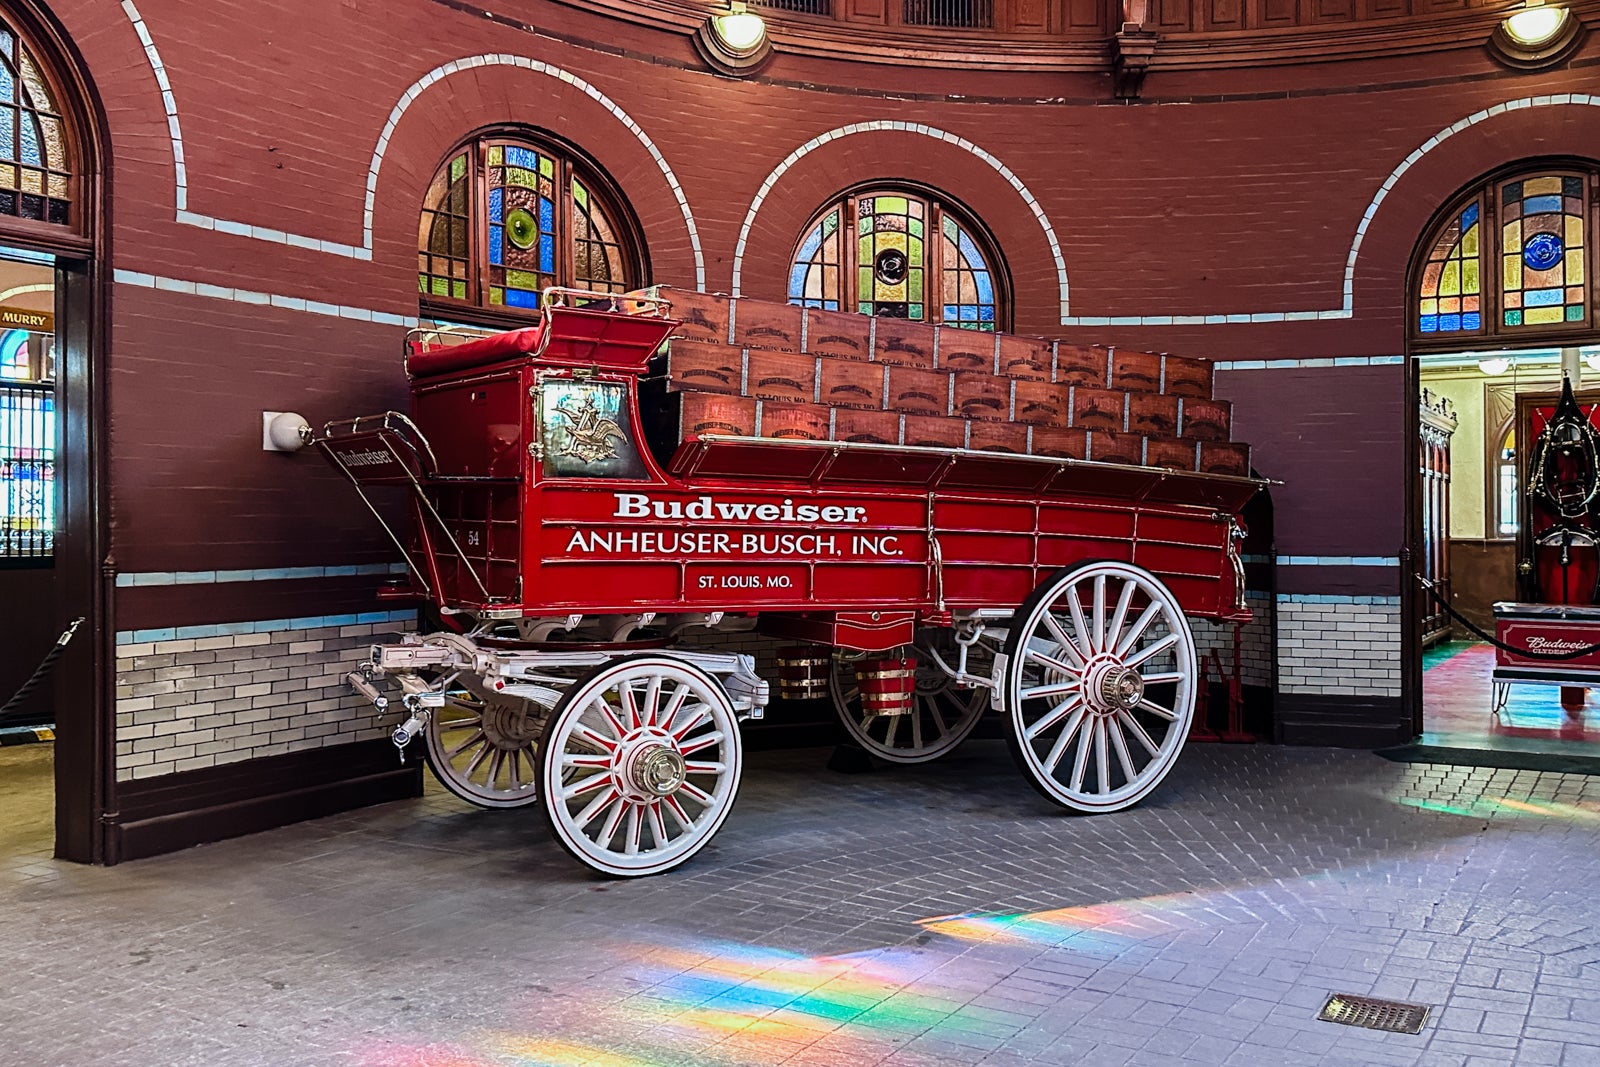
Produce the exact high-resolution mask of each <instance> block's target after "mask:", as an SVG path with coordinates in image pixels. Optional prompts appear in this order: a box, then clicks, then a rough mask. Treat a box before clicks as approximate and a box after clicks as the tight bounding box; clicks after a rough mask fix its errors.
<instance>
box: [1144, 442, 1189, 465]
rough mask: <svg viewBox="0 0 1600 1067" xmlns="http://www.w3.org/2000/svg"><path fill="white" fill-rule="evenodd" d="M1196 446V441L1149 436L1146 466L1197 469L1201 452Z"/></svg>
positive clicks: (1145, 446)
mask: <svg viewBox="0 0 1600 1067" xmlns="http://www.w3.org/2000/svg"><path fill="white" fill-rule="evenodd" d="M1195 446H1196V442H1194V441H1179V440H1178V439H1177V438H1175V437H1147V438H1145V442H1144V463H1145V466H1147V467H1171V468H1173V469H1174V470H1180V471H1192V470H1197V469H1198V462H1199V453H1198V450H1197V449H1196V447H1195Z"/></svg>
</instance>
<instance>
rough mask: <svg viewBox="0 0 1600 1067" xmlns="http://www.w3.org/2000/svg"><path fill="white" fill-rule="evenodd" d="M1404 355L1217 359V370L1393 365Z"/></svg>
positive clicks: (1398, 363)
mask: <svg viewBox="0 0 1600 1067" xmlns="http://www.w3.org/2000/svg"><path fill="white" fill-rule="evenodd" d="M1405 361H1406V357H1404V356H1321V357H1317V358H1314V359H1219V360H1217V361H1216V364H1215V366H1216V368H1217V370H1305V369H1308V368H1318V367H1395V366H1399V365H1400V364H1403V363H1404V362H1405Z"/></svg>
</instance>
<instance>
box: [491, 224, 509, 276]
mask: <svg viewBox="0 0 1600 1067" xmlns="http://www.w3.org/2000/svg"><path fill="white" fill-rule="evenodd" d="M505 240H506V231H505V230H504V229H503V228H502V227H499V226H490V227H489V262H490V263H493V264H494V265H495V266H497V267H500V266H504V265H505V260H504V258H503V257H504V255H505Z"/></svg>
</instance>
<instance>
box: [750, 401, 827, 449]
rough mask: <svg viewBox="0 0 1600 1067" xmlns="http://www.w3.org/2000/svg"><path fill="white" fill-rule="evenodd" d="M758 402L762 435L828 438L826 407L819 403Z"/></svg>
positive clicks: (809, 439)
mask: <svg viewBox="0 0 1600 1067" xmlns="http://www.w3.org/2000/svg"><path fill="white" fill-rule="evenodd" d="M758 403H759V404H760V409H759V411H758V412H757V414H758V415H759V416H760V434H761V436H762V437H779V438H785V437H786V438H802V439H804V440H807V441H826V440H827V439H828V431H829V425H828V424H829V421H830V420H829V418H828V409H827V408H825V407H823V406H822V405H821V404H784V403H780V402H778V401H775V400H762V401H758Z"/></svg>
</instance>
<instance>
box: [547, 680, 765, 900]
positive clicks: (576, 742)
mask: <svg viewBox="0 0 1600 1067" xmlns="http://www.w3.org/2000/svg"><path fill="white" fill-rule="evenodd" d="M546 741H547V745H546V751H545V753H544V759H543V761H542V764H541V772H540V791H541V792H542V793H543V794H544V796H545V798H546V810H547V811H548V812H549V815H550V825H551V828H552V829H553V830H554V832H555V834H556V838H557V840H559V841H560V842H561V843H562V845H564V846H565V847H566V848H567V850H568V851H569V852H571V853H572V854H573V855H574V856H576V857H577V858H578V859H579V860H581V861H582V862H584V863H586V864H588V865H589V866H590V867H593V868H594V869H595V870H597V871H603V872H605V873H607V874H616V875H630V876H631V875H642V874H655V873H658V872H660V871H665V870H669V869H671V868H673V867H676V866H677V865H678V864H680V863H682V862H684V861H685V860H687V859H688V858H689V857H690V856H693V855H694V854H695V853H696V852H698V851H700V849H701V848H703V847H704V846H705V845H706V843H707V842H708V841H710V840H711V838H712V836H713V835H714V834H715V833H716V832H717V829H718V828H719V827H720V826H721V825H722V823H723V820H725V819H726V818H727V817H728V812H729V811H730V810H731V808H732V806H733V798H734V793H735V792H736V790H737V789H738V785H739V774H740V769H741V761H742V749H743V746H742V743H741V740H740V737H739V725H738V721H737V719H736V718H735V715H734V710H733V705H732V703H731V701H729V699H728V695H727V693H726V692H725V691H724V690H723V688H722V686H721V685H720V684H719V683H718V682H717V681H716V680H715V679H713V678H712V677H711V676H710V675H708V674H706V673H705V672H703V671H701V670H699V669H697V668H695V667H691V666H689V665H687V664H684V663H681V662H678V661H676V660H673V659H671V658H669V657H649V658H635V659H629V660H624V661H621V662H619V663H617V664H614V665H613V666H611V667H608V668H606V669H605V670H603V671H601V672H600V673H598V674H596V675H595V676H594V677H593V678H591V679H589V680H588V681H587V682H584V683H581V684H579V685H577V686H575V687H574V688H572V689H570V690H568V692H567V695H566V696H565V697H564V698H563V699H562V701H561V703H560V704H558V705H557V706H556V710H555V713H554V718H553V720H552V722H551V724H550V728H549V730H548V732H547V734H546Z"/></svg>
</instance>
